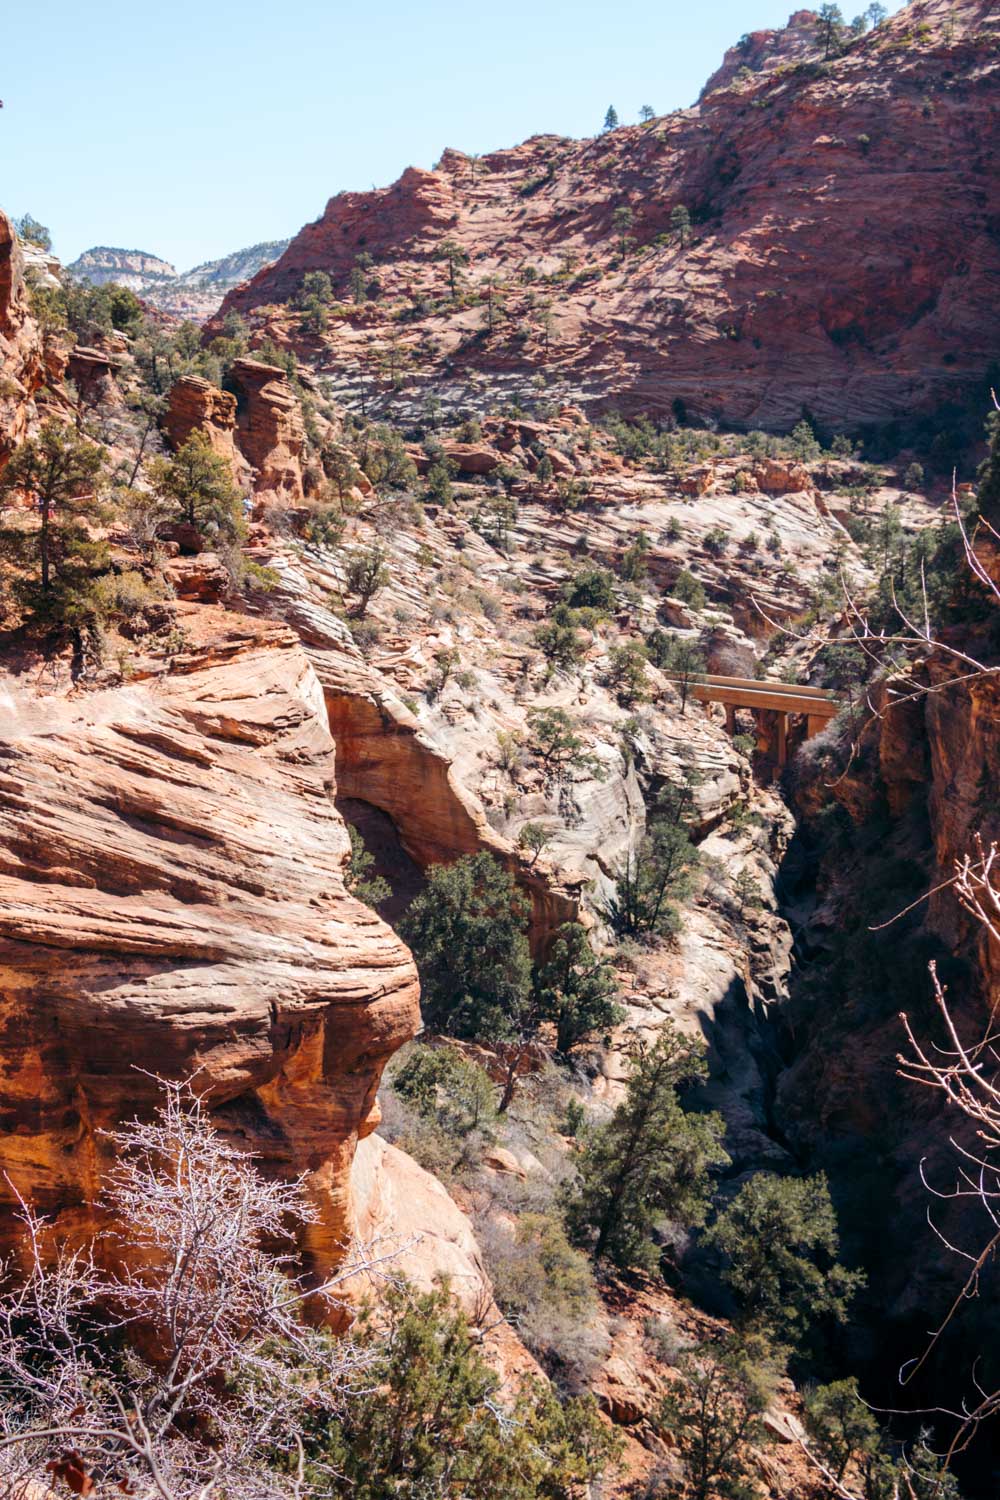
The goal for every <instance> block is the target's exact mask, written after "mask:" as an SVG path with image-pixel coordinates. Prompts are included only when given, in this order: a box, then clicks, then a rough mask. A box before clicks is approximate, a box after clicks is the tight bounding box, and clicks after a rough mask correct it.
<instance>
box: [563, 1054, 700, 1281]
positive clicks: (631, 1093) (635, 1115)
mask: <svg viewBox="0 0 1000 1500" xmlns="http://www.w3.org/2000/svg"><path fill="white" fill-rule="evenodd" d="M705 1072H706V1065H705V1058H704V1049H703V1047H702V1046H701V1044H700V1043H699V1042H696V1041H694V1040H693V1039H692V1038H690V1037H682V1036H681V1035H680V1033H679V1032H677V1031H675V1030H674V1028H673V1027H672V1026H670V1025H667V1026H666V1027H664V1028H663V1029H662V1030H661V1031H660V1033H659V1036H658V1037H657V1040H656V1042H655V1044H654V1045H653V1046H652V1047H644V1046H640V1047H638V1048H637V1049H636V1050H635V1052H634V1053H633V1057H632V1066H631V1071H630V1075H629V1080H628V1085H627V1090H626V1095H625V1098H624V1100H623V1101H622V1103H621V1104H619V1105H618V1107H617V1109H616V1110H615V1112H614V1114H613V1115H612V1117H611V1119H610V1120H609V1121H608V1123H607V1124H606V1125H602V1126H600V1127H599V1128H598V1129H596V1130H595V1131H593V1132H592V1134H591V1135H590V1137H589V1138H588V1139H587V1141H586V1144H585V1146H584V1149H583V1151H582V1153H581V1155H580V1158H579V1170H580V1177H579V1185H578V1187H577V1189H576V1191H575V1192H574V1194H573V1195H572V1197H571V1198H570V1200H569V1203H568V1205H567V1222H568V1224H569V1226H570V1229H571V1231H572V1232H573V1234H574V1235H575V1237H576V1238H577V1240H578V1241H579V1242H580V1243H581V1244H584V1245H586V1246H588V1248H589V1249H590V1251H591V1254H592V1255H593V1256H594V1258H595V1260H604V1259H606V1260H610V1261H611V1262H612V1263H613V1264H614V1265H616V1266H620V1267H621V1268H623V1269H627V1268H629V1267H633V1266H636V1267H644V1268H646V1269H648V1270H655V1268H656V1266H657V1263H658V1262H659V1258H660V1252H659V1250H658V1248H657V1246H656V1245H655V1244H654V1241H653V1234H654V1231H655V1230H656V1229H657V1228H658V1226H660V1225H661V1224H663V1223H664V1222H665V1221H672V1222H674V1223H678V1224H681V1225H684V1226H685V1227H691V1226H694V1225H698V1224H703V1223H704V1221H705V1214H706V1212H707V1208H708V1201H709V1172H710V1169H711V1168H712V1167H713V1166H717V1165H722V1164H723V1163H725V1162H727V1161H728V1160H729V1158H728V1157H727V1156H726V1153H725V1152H724V1151H723V1149H722V1144H721V1143H722V1135H723V1130H724V1128H725V1127H724V1126H723V1123H722V1120H721V1119H720V1118H719V1116H718V1115H715V1114H691V1113H688V1112H687V1111H685V1110H684V1109H682V1108H681V1105H680V1102H679V1100H678V1098H677V1090H678V1088H679V1086H680V1085H681V1084H682V1083H687V1082H690V1081H692V1080H693V1079H695V1078H700V1077H702V1076H703V1075H704V1074H705Z"/></svg>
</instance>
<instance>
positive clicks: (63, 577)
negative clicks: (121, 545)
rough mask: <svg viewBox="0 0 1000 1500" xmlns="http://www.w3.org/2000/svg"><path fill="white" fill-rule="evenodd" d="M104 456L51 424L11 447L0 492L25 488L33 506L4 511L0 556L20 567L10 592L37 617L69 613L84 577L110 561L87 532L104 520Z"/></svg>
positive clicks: (100, 543)
mask: <svg viewBox="0 0 1000 1500" xmlns="http://www.w3.org/2000/svg"><path fill="white" fill-rule="evenodd" d="M106 458H107V454H106V453H105V450H104V449H103V448H101V447H98V446H97V445H96V444H95V443H91V442H88V441H87V440H86V439H85V438H82V437H80V436H79V434H77V433H75V432H73V431H71V430H70V429H69V428H67V427H63V426H61V425H60V424H59V423H58V422H55V421H48V422H46V423H45V424H44V425H43V426H42V428H41V430H40V432H39V433H38V436H37V437H34V438H29V439H27V440H26V441H25V442H23V443H22V444H21V445H20V447H19V448H17V449H15V451H14V453H13V455H12V456H11V459H10V462H9V463H8V465H7V467H6V469H5V470H4V473H3V477H2V479H0V496H2V497H4V498H6V497H9V496H11V495H12V494H15V493H18V492H20V493H23V494H24V495H26V496H27V497H28V499H29V501H30V503H31V510H30V511H27V510H24V511H12V512H9V513H8V515H7V516H5V518H4V524H3V525H2V526H0V555H2V556H3V558H4V560H5V561H6V562H8V563H9V564H11V565H12V566H13V567H14V568H15V569H16V570H17V576H16V578H15V580H14V583H13V591H14V593H15V596H16V597H17V599H18V601H19V603H20V604H21V605H22V606H23V607H24V608H25V609H27V610H28V611H30V612H31V613H32V614H34V615H37V616H39V617H41V618H48V619H53V620H56V619H67V618H69V617H70V616H71V615H72V614H73V611H74V606H77V605H79V604H80V602H81V598H82V593H83V592H84V591H85V589H86V585H87V582H88V581H89V580H90V579H91V578H93V577H94V576H95V574H97V573H99V572H100V571H101V570H102V569H103V568H105V567H106V566H107V563H108V549H107V544H106V543H105V542H103V541H100V540H95V538H94V537H93V534H92V528H94V527H95V526H97V525H99V524H100V522H101V521H102V520H103V519H105V512H104V507H103V505H102V501H101V489H102V478H103V468H104V463H105V460H106Z"/></svg>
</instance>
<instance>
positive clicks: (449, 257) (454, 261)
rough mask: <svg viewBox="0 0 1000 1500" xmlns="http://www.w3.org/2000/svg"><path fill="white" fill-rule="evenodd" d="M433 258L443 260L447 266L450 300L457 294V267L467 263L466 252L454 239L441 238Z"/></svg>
mask: <svg viewBox="0 0 1000 1500" xmlns="http://www.w3.org/2000/svg"><path fill="white" fill-rule="evenodd" d="M434 259H435V260H443V261H444V262H445V263H446V264H447V266H448V285H449V286H450V288H451V296H452V301H454V300H455V297H456V296H457V295H458V282H457V275H458V268H459V266H466V265H468V263H469V256H468V252H467V251H465V250H463V249H462V247H461V245H460V244H458V242H457V241H456V240H442V241H441V243H440V245H439V246H438V247H437V249H436V250H435V252H434Z"/></svg>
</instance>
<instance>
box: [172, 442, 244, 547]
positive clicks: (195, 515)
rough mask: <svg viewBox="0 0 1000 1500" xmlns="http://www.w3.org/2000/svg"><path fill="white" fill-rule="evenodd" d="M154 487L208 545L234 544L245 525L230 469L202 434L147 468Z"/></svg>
mask: <svg viewBox="0 0 1000 1500" xmlns="http://www.w3.org/2000/svg"><path fill="white" fill-rule="evenodd" d="M150 476H151V478H152V481H153V486H154V488H155V489H156V490H158V491H159V493H160V494H161V495H163V497H164V498H165V499H166V500H168V501H170V502H172V503H173V505H174V506H175V507H176V511H177V519H178V521H182V522H184V523H185V524H186V525H188V526H190V527H191V528H192V529H193V530H194V531H196V532H197V533H198V534H199V536H201V537H204V538H205V539H206V540H209V541H218V542H220V543H222V544H227V543H228V544H230V545H231V544H233V543H235V542H237V541H239V540H240V538H241V537H242V535H243V533H244V531H245V529H246V528H245V524H244V521H243V516H242V513H241V506H240V496H239V492H238V490H237V489H236V486H235V485H234V483H233V479H232V475H231V473H230V470H229V465H228V464H227V463H226V460H225V459H224V458H223V456H222V454H221V453H216V451H215V449H214V448H213V447H212V445H211V443H210V442H209V440H208V438H207V437H206V436H205V434H204V433H202V432H197V431H195V432H192V434H191V436H190V437H189V438H188V440H187V442H186V443H184V444H183V445H182V446H181V447H180V448H178V450H177V452H176V453H175V454H174V456H173V457H172V458H160V459H157V460H156V461H155V463H153V464H151V465H150Z"/></svg>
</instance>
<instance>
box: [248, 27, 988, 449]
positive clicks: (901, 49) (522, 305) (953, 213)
mask: <svg viewBox="0 0 1000 1500" xmlns="http://www.w3.org/2000/svg"><path fill="white" fill-rule="evenodd" d="M804 17H805V13H802V12H798V13H796V14H795V15H794V16H793V17H792V21H791V23H790V26H789V28H788V29H787V30H786V31H785V32H782V33H764V34H755V36H753V37H751V38H750V43H749V54H748V55H749V56H750V61H751V65H752V67H751V74H750V76H749V78H746V77H742V76H740V77H737V72H738V68H737V69H734V68H733V67H732V66H731V61H727V64H726V65H725V66H724V68H723V70H722V72H721V73H720V74H717V75H716V76H715V77H714V78H713V80H712V84H711V91H710V92H707V93H706V95H705V96H704V97H703V99H702V101H701V102H700V103H699V104H698V105H697V106H695V107H694V108H692V109H687V110H679V111H676V112H674V113H673V114H671V115H668V116H666V117H664V118H662V119H660V120H657V121H655V122H653V123H652V124H651V125H650V127H649V128H647V127H645V126H625V127H622V128H621V129H618V130H615V131H612V132H608V133H606V134H605V135H602V136H599V137H597V138H595V139H593V140H589V141H570V140H567V139H563V138H559V137H553V136H542V137H536V138H534V139H532V140H529V141H527V142H525V143H524V144H523V145H521V146H517V147H514V148H513V149H511V150H508V151H498V152H495V153H492V154H490V155H487V156H485V157H483V158H482V159H481V160H480V161H478V162H472V161H471V160H470V158H468V157H465V156H463V155H461V154H460V153H458V152H446V153H445V155H444V156H443V157H442V159H441V161H440V162H439V163H438V166H437V168H436V169H435V171H434V172H417V171H416V170H414V169H411V170H410V171H408V172H407V173H405V174H404V176H403V177H402V178H401V179H400V181H399V182H398V183H396V184H395V185H394V186H393V187H390V188H385V189H380V190H378V191H374V192H372V193H367V194H358V193H351V194H341V195H339V196H338V197H336V198H333V199H331V200H330V202H329V204H328V205H327V208H326V210H325V212H324V213H323V215H322V216H321V217H320V218H319V219H318V220H317V221H316V222H315V223H313V224H310V225H308V226H307V227H306V228H305V229H303V230H302V231H301V232H300V234H299V235H297V236H296V237H295V238H294V239H293V241H292V242H291V244H290V245H289V248H288V249H287V251H286V252H285V254H284V255H283V256H282V257H281V259H280V260H279V261H278V262H277V263H276V264H275V265H274V266H273V267H270V268H268V269H265V270H263V271H261V272H260V273H259V274H258V275H257V276H256V277H255V278H254V279H253V280H252V281H251V282H250V283H249V284H248V285H247V286H245V287H242V288H239V289H237V290H236V291H234V292H232V293H230V295H229V297H228V298H227V302H226V304H225V306H226V308H233V309H236V310H237V311H239V312H241V313H243V314H245V315H249V316H250V317H251V319H252V321H253V322H254V323H255V325H256V326H258V327H261V328H265V327H266V328H267V329H268V330H269V331H271V332H272V334H273V335H274V336H276V337H278V338H279V339H280V340H281V341H283V342H284V343H286V344H292V345H294V344H295V343H296V341H298V343H299V345H300V348H301V352H302V353H303V356H304V357H306V358H316V357H317V353H316V348H315V343H314V341H311V340H303V339H302V338H301V336H300V333H299V332H298V331H297V330H298V322H297V320H296V318H295V316H294V315H293V314H290V313H286V312H284V311H283V310H282V309H281V308H280V307H278V308H276V307H275V304H282V303H287V302H288V300H289V299H290V298H291V297H293V295H294V294H295V293H296V292H297V291H298V289H299V287H300V284H301V280H302V277H303V275H304V274H305V272H306V271H308V270H313V269H322V270H326V271H328V272H329V273H330V274H331V276H332V277H333V278H334V282H335V286H336V290H337V294H338V296H340V297H341V298H342V299H343V300H344V301H348V300H349V298H350V289H349V285H348V278H349V274H350V271H351V268H352V266H353V264H354V260H355V257H356V256H357V255H359V254H361V253H367V254H370V255H372V256H373V258H374V261H375V265H374V267H373V268H372V275H373V276H374V277H377V280H378V283H379V295H378V297H377V299H373V300H371V301H369V302H367V303H366V304H364V305H363V306H361V307H358V308H354V309H353V310H352V311H351V314H350V316H349V317H347V318H345V319H338V320H337V322H336V324H335V325H334V326H332V327H331V329H330V330H329V332H328V334H327V335H326V337H325V340H324V344H323V348H322V351H321V362H322V365H323V368H324V370H325V371H327V372H329V373H330V375H331V376H332V378H334V380H336V379H337V378H338V377H340V378H341V380H342V381H343V382H344V383H345V384H344V389H345V391H346V390H347V389H348V388H349V389H350V391H351V394H352V396H353V397H354V398H356V397H357V391H358V382H359V380H360V378H361V377H360V375H359V373H358V372H359V361H361V360H362V359H363V358H364V357H365V356H367V355H371V353H372V350H373V349H374V348H375V347H376V346H378V347H383V348H384V345H385V343H386V340H387V338H389V337H390V336H391V337H392V338H393V339H394V340H396V341H398V344H399V349H398V354H399V357H400V359H401V360H402V361H403V363H404V364H405V362H406V361H407V360H410V362H411V364H412V367H413V370H414V374H415V377H416V378H417V380H418V381H419V383H420V387H421V388H426V387H432V388H435V389H436V388H440V393H441V394H442V396H444V395H445V394H446V393H448V392H453V391H454V388H455V375H456V372H457V371H466V372H477V373H480V374H483V375H489V376H491V377H493V379H494V382H495V380H496V379H497V378H498V377H500V378H502V379H503V380H504V382H505V385H504V389H505V391H507V392H509V393H510V394H512V395H513V394H514V393H515V392H517V393H520V392H523V393H524V395H525V397H527V395H528V394H529V392H530V389H531V386H530V380H531V376H532V375H533V374H535V373H537V371H538V370H539V369H541V370H544V372H545V375H546V385H547V388H548V389H549V391H550V393H552V394H554V395H555V396H556V397H557V399H558V397H560V396H562V397H563V398H565V397H566V396H567V395H568V396H570V397H571V398H572V399H576V400H579V401H581V402H583V403H595V402H596V403H601V404H604V405H607V404H612V405H615V406H619V407H623V408H624V409H632V410H636V409H641V410H645V411H648V412H650V413H653V414H658V415H662V416H666V415H669V414H670V413H671V412H674V411H676V410H678V409H680V408H679V407H678V403H681V405H682V407H683V409H684V410H686V411H687V413H688V414H689V415H691V416H692V417H696V418H699V419H715V420H719V421H720V422H722V423H724V424H725V425H729V426H741V427H747V428H753V427H766V428H772V429H780V430H788V429H790V428H791V427H792V426H793V425H794V424H795V423H796V422H797V421H798V420H799V419H800V418H801V416H802V413H803V408H804V407H805V408H808V410H809V412H810V413H811V414H812V415H813V416H814V417H815V418H816V419H818V420H819V421H820V422H822V423H825V424H828V425H829V426H831V427H833V428H835V429H837V428H845V427H849V428H856V427H861V426H863V425H865V424H876V423H883V422H886V421H888V420H891V419H904V420H905V421H910V420H912V419H915V418H920V417H925V418H933V417H934V416H936V415H937V413H938V411H939V408H940V406H941V403H942V402H945V401H949V400H958V401H963V400H965V399H966V398H967V396H968V394H969V390H970V386H971V385H974V384H976V383H978V385H979V386H980V387H982V384H983V381H984V377H985V375H986V373H987V371H988V370H989V368H990V366H991V363H992V362H993V360H994V359H995V357H996V348H997V343H998V337H1000V321H998V318H1000V315H998V311H997V309H998V307H1000V297H998V290H1000V242H998V240H997V236H996V232H995V226H996V223H997V221H998V216H1000V183H998V179H997V174H996V172H995V171H994V170H993V169H992V160H993V158H994V157H995V154H996V147H997V143H998V129H1000V124H998V122H1000V111H998V80H1000V51H998V50H997V40H998V36H1000V17H998V16H997V13H996V6H995V4H994V3H993V0H948V3H944V0H916V3H914V4H911V5H908V6H905V7H903V8H902V9H901V10H900V11H899V12H898V13H897V14H896V15H895V16H893V17H892V18H891V19H890V20H889V21H887V22H886V23H885V24H884V25H883V26H881V27H879V28H877V29H876V30H874V31H870V32H869V33H868V34H867V35H866V36H864V37H862V38H860V39H858V40H855V41H853V42H852V43H851V45H850V46H849V47H848V48H847V50H846V51H845V53H844V54H843V55H842V56H837V57H832V58H830V59H829V60H828V61H826V60H824V59H823V56H822V48H821V46H820V43H819V32H818V28H817V27H816V26H815V24H814V23H813V22H812V21H811V20H810V21H809V22H808V24H807V22H806V20H805V18H804ZM754 68H756V69H757V70H756V71H753V69H754ZM679 204H683V205H684V206H686V207H687V208H688V210H689V211H690V214H691V217H692V221H693V228H692V233H691V236H690V238H689V240H688V241H687V243H685V244H680V243H679V242H678V240H677V237H676V235H675V234H673V233H672V230H671V213H672V210H673V209H674V208H675V207H676V206H677V205H679ZM622 209H628V210H630V211H631V214H632V216H633V222H632V224H631V227H630V229H629V232H628V234H629V238H630V239H631V241H632V242H633V249H632V250H631V251H629V253H628V254H626V255H625V256H624V257H622V256H621V254H620V241H621V234H620V232H619V230H618V229H616V227H615V214H616V213H617V212H618V211H619V210H622ZM444 238H448V239H451V240H454V241H455V242H456V243H457V244H458V245H459V246H460V247H461V249H462V250H463V252H464V253H465V255H466V256H467V258H468V264H467V266H465V267H464V268H463V269H462V271H461V278H462V283H463V288H464V289H465V290H466V291H471V292H473V293H478V294H479V295H480V296H485V295H486V283H487V282H488V281H489V282H491V283H493V284H494V287H495V288H499V290H496V291H495V295H496V297H497V298H498V299H499V307H500V309H501V312H500V314H498V325H497V327H496V328H492V319H491V320H490V327H487V326H486V319H485V317H484V309H483V307H482V306H479V307H476V306H468V305H463V306H455V305H454V304H452V303H451V302H450V301H449V299H448V290H449V288H448V272H447V268H446V266H445V265H444V264H443V263H442V261H441V260H440V259H439V258H437V257H436V252H437V250H438V248H439V246H440V244H441V241H442V240H443V239H444ZM529 277H530V279H531V280H530V283H529V279H528V278H529ZM539 294H541V296H540V295H539ZM489 295H490V297H493V296H494V292H490V293H489ZM540 301H544V302H545V303H546V304H549V305H550V308H551V311H550V314H549V315H548V316H547V318H546V319H541V318H540V316H539V304H540ZM403 311H405V312H406V321H405V324H402V323H401V322H400V320H399V314H400V313H401V312H403ZM491 329H492V331H491ZM401 330H402V331H401ZM431 340H433V343H434V346H435V350H436V352H434V351H431V349H430V343H431ZM518 382H520V383H518ZM494 394H495V390H494ZM977 396H978V397H980V398H981V400H985V399H986V396H987V392H986V390H985V389H980V390H977ZM393 400H394V401H395V400H396V395H395V392H394V393H393ZM461 400H462V402H463V403H467V402H468V393H467V391H464V390H463V392H462V396H461Z"/></svg>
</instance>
